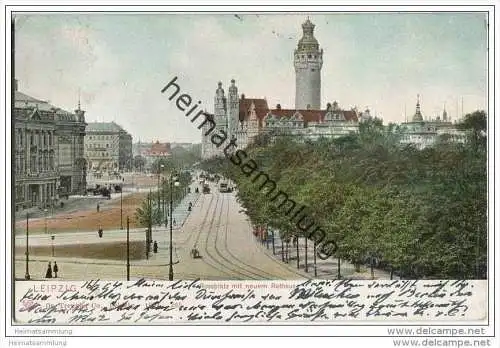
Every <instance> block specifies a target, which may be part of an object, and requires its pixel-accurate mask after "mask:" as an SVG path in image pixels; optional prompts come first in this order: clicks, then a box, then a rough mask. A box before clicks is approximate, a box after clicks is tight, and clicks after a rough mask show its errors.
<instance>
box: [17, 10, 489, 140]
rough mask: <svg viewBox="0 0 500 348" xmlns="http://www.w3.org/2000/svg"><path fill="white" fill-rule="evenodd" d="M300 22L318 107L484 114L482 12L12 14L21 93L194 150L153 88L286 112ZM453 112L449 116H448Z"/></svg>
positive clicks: (396, 116) (399, 114)
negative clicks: (310, 53)
mask: <svg viewBox="0 0 500 348" xmlns="http://www.w3.org/2000/svg"><path fill="white" fill-rule="evenodd" d="M308 15H309V17H310V20H311V21H312V22H313V23H314V24H315V25H316V28H315V36H316V38H317V39H318V41H319V43H320V46H321V48H323V50H324V54H323V60H324V63H323V69H322V107H323V108H324V107H325V106H326V103H327V102H333V101H335V100H336V101H338V103H339V105H340V106H341V107H343V108H350V107H353V106H357V107H358V108H362V109H364V108H366V107H369V108H370V110H371V111H372V113H374V112H375V113H376V114H377V115H378V116H379V117H382V118H383V119H384V122H385V123H388V122H403V121H404V119H405V116H404V113H405V106H406V113H407V115H408V117H409V118H411V115H412V114H413V113H414V110H415V103H416V95H417V94H418V93H419V94H420V95H421V104H422V112H423V114H424V117H434V116H435V115H436V114H438V113H441V112H442V110H443V106H444V105H445V104H446V109H447V111H448V114H449V115H451V116H452V118H456V117H457V116H458V115H459V114H461V112H462V109H461V106H462V101H461V100H462V98H463V111H464V113H467V112H470V111H474V110H476V109H486V105H487V96H486V91H487V90H486V82H487V50H486V42H487V29H486V24H485V19H486V15H485V14H483V13H450V12H448V13H425V14H424V13H420V14H419V13H402V14H401V13H400V14H396V13H393V14H387V13H366V14H361V13H355V14H354V13H353V14H341V13H331V14H326V13H323V14H306V13H303V14H302V13H301V14H258V15H256V14H238V16H239V17H240V18H237V17H236V16H235V15H234V14H190V15H189V14H166V13H165V14H118V13H110V14H95V13H94V14H92V13H90V14H69V13H68V14H48V13H47V14H25V15H23V14H17V15H16V18H17V22H16V23H17V24H16V78H17V79H18V80H19V89H20V90H21V91H22V92H25V93H27V94H29V95H32V96H34V97H37V98H40V99H44V100H49V101H50V102H51V103H52V104H54V105H57V106H59V107H62V108H65V109H68V110H73V109H74V108H75V107H76V105H77V101H78V90H79V89H80V90H81V104H82V108H84V109H85V110H86V111H87V114H86V115H87V121H88V122H92V121H113V120H114V121H115V122H117V123H119V124H120V125H122V126H123V127H124V128H125V129H127V130H128V131H129V132H130V133H132V135H133V137H134V141H137V140H139V139H141V140H147V141H149V140H156V139H159V140H160V141H189V142H200V139H201V135H200V132H199V131H198V130H197V129H196V128H195V127H194V126H193V124H191V123H190V122H189V120H188V119H186V118H185V117H184V115H183V114H182V113H181V112H180V111H179V110H178V109H177V107H176V106H175V105H174V103H172V102H170V101H169V100H168V98H167V97H166V96H165V95H162V94H161V93H160V91H161V89H162V88H163V87H164V86H165V84H166V83H168V82H169V81H170V80H171V79H172V78H173V77H174V76H178V83H179V85H180V86H181V90H182V91H183V92H185V93H188V94H189V95H191V96H192V97H193V99H194V100H195V101H196V100H201V101H202V105H203V106H204V107H205V108H206V109H207V110H208V111H210V112H212V111H213V99H214V93H215V89H216V88H217V82H218V81H222V82H223V87H224V88H225V90H226V91H227V87H228V85H229V81H230V80H231V79H232V78H234V79H235V80H236V85H237V87H238V92H239V94H241V93H244V94H245V95H246V96H247V97H258V98H263V97H265V98H266V99H267V100H268V103H269V105H270V106H274V105H276V104H277V103H280V104H281V105H282V107H284V108H293V107H294V104H295V101H294V96H295V72H294V68H293V50H294V49H295V48H296V45H297V42H298V40H299V39H300V37H301V36H302V28H301V24H302V23H303V22H304V21H305V19H306V17H307V16H308ZM457 106H458V110H457Z"/></svg>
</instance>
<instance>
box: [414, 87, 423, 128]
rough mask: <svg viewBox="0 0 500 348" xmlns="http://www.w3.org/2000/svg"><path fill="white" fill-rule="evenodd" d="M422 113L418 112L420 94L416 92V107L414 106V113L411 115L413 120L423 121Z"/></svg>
mask: <svg viewBox="0 0 500 348" xmlns="http://www.w3.org/2000/svg"><path fill="white" fill-rule="evenodd" d="M423 120H424V118H423V117H422V113H421V112H420V94H417V107H416V108H415V115H413V121H414V122H419V121H423Z"/></svg>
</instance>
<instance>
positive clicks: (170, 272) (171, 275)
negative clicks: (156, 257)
mask: <svg viewBox="0 0 500 348" xmlns="http://www.w3.org/2000/svg"><path fill="white" fill-rule="evenodd" d="M174 180H175V183H174ZM174 186H176V187H177V186H179V181H177V177H176V176H174V174H173V173H172V174H170V247H169V251H170V261H169V268H168V280H174V268H173V265H172V220H173V218H174V216H173V205H174V204H173V200H174V199H173V191H174Z"/></svg>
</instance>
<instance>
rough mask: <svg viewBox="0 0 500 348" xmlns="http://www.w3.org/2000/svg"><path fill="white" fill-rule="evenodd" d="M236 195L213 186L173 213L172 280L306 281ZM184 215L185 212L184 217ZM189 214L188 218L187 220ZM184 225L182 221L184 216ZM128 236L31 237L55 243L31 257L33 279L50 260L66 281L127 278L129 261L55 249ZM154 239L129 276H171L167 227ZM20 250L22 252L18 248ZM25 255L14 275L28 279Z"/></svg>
mask: <svg viewBox="0 0 500 348" xmlns="http://www.w3.org/2000/svg"><path fill="white" fill-rule="evenodd" d="M193 191H194V190H193ZM191 199H192V200H194V201H193V202H192V203H193V205H194V206H193V209H192V211H191V213H190V214H188V212H187V205H188V203H189V202H188V200H191ZM240 209H241V207H240V206H239V204H238V203H237V201H236V196H235V194H234V193H219V192H218V190H217V188H216V187H215V185H213V186H212V190H211V193H210V194H195V193H192V194H190V196H189V197H187V199H185V200H184V201H183V202H182V203H181V204H180V205H179V206H178V207H177V209H176V211H175V212H174V218H176V220H177V221H176V226H174V229H173V262H174V279H179V278H183V279H195V278H201V279H303V278H306V277H307V275H306V274H305V273H304V272H302V271H297V270H296V269H294V267H293V265H292V264H284V263H282V262H281V261H280V260H279V259H277V258H275V257H273V256H272V254H270V253H269V252H268V251H267V250H266V249H265V247H263V246H262V245H260V244H259V243H257V242H256V240H255V238H254V236H253V234H252V233H251V231H252V229H251V226H250V224H249V222H248V221H247V218H246V216H245V215H244V214H242V213H240V212H239V211H240ZM183 215H184V216H183ZM186 216H187V218H186ZM184 219H185V221H184V224H183V225H182V226H181V224H182V222H183V221H182V220H184ZM144 239H145V233H144V229H134V230H131V231H130V241H140V240H144ZM125 240H126V231H125V230H115V231H106V232H105V233H104V236H103V238H98V236H97V233H96V232H68V233H58V234H57V236H56V238H55V240H54V241H52V240H51V238H50V236H48V235H43V234H42V235H32V236H30V239H29V243H30V245H31V246H47V247H51V246H52V243H53V245H54V249H55V255H56V257H54V258H52V257H47V256H31V257H30V264H29V267H30V274H31V278H32V279H42V276H43V274H44V273H45V269H46V266H47V262H48V261H57V263H58V265H59V269H60V272H59V273H60V274H59V277H60V278H61V279H64V280H79V279H90V278H99V279H124V278H125V274H126V268H125V261H119V260H104V259H99V260H97V259H88V258H67V257H66V258H61V257H57V248H58V247H60V246H62V245H71V244H73V245H74V244H79V245H82V244H89V245H90V244H95V243H104V242H117V241H121V242H123V241H125ZM153 240H156V241H157V242H158V245H159V248H158V253H157V254H154V253H151V254H150V256H149V258H148V259H143V260H135V261H131V271H130V274H131V278H133V279H134V278H140V277H148V278H157V279H167V278H168V264H169V247H168V246H169V243H168V241H169V229H168V228H165V227H164V226H160V227H156V228H154V230H153ZM25 243H26V241H25V236H24V235H22V234H21V235H17V236H16V240H15V244H16V247H17V248H19V249H21V248H22V247H25V245H26V244H25ZM193 247H196V248H197V249H198V250H199V252H200V256H201V257H200V258H196V259H194V258H192V257H191V254H190V252H191V249H192V248H193ZM19 249H18V250H19ZM24 260H25V256H24V255H23V254H21V253H19V252H18V253H17V255H16V263H15V267H16V269H15V274H16V278H17V279H22V278H24V274H25V261H24Z"/></svg>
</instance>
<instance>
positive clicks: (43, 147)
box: [12, 81, 86, 211]
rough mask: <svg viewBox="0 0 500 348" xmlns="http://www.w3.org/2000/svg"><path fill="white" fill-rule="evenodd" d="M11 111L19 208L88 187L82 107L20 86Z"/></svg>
mask: <svg viewBox="0 0 500 348" xmlns="http://www.w3.org/2000/svg"><path fill="white" fill-rule="evenodd" d="M14 89H15V97H14V98H15V100H14V109H13V110H12V112H13V115H12V119H13V121H14V122H13V123H14V124H13V126H14V137H15V148H14V157H15V164H14V165H15V175H14V186H15V191H14V196H15V209H16V211H18V210H22V209H26V208H31V207H36V206H38V207H40V208H45V207H49V206H51V205H53V204H54V203H55V202H56V201H57V200H58V198H59V197H60V195H69V194H75V193H81V192H83V190H84V189H85V176H86V175H85V172H86V162H85V160H84V152H83V139H84V136H85V126H86V123H85V118H84V111H83V110H80V107H78V109H77V110H75V113H74V114H73V113H70V112H67V111H64V110H62V109H60V108H57V107H55V106H53V105H51V104H49V103H48V102H46V101H43V100H40V99H36V98H33V97H31V96H28V95H26V94H24V93H22V92H19V91H18V90H17V81H15V86H14Z"/></svg>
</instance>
